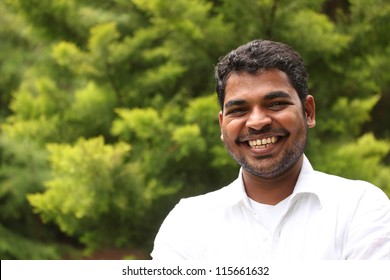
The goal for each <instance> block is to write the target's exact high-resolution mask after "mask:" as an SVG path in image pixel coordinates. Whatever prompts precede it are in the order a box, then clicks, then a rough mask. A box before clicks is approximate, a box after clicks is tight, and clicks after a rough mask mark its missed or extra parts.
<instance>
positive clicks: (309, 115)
mask: <svg viewBox="0 0 390 280" xmlns="http://www.w3.org/2000/svg"><path fill="white" fill-rule="evenodd" d="M304 106H305V114H306V123H307V126H308V127H309V128H313V127H315V126H316V106H315V102H314V97H313V96H312V95H308V96H306V99H305V103H304Z"/></svg>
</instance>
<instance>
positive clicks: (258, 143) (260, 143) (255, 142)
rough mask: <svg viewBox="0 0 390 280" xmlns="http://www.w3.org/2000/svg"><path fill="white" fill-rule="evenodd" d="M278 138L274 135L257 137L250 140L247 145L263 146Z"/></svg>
mask: <svg viewBox="0 0 390 280" xmlns="http://www.w3.org/2000/svg"><path fill="white" fill-rule="evenodd" d="M277 140H278V138H276V137H275V136H272V137H268V138H263V139H257V140H250V141H248V142H249V146H251V147H255V148H265V147H266V146H268V145H269V144H271V143H272V144H273V143H275V142H276V141H277Z"/></svg>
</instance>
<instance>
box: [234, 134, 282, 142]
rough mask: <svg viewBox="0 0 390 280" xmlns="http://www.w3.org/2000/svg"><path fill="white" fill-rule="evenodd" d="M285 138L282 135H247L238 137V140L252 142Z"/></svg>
mask: <svg viewBox="0 0 390 280" xmlns="http://www.w3.org/2000/svg"><path fill="white" fill-rule="evenodd" d="M283 136H285V135H284V134H283V135H282V134H268V133H267V134H252V135H248V136H245V137H240V138H239V139H238V140H239V142H248V141H253V140H263V139H268V138H272V137H276V138H280V137H283Z"/></svg>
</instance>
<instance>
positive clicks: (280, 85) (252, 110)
mask: <svg viewBox="0 0 390 280" xmlns="http://www.w3.org/2000/svg"><path fill="white" fill-rule="evenodd" d="M217 82H218V85H217V90H218V96H219V100H220V103H221V112H220V113H219V123H220V126H221V139H222V141H223V142H224V145H225V147H226V149H227V151H228V152H229V153H230V155H231V156H232V157H233V158H234V159H235V160H236V161H237V162H238V163H239V164H240V165H241V166H242V167H243V168H244V172H249V173H251V174H253V175H255V176H257V177H260V178H267V179H273V178H279V177H280V176H282V175H283V174H286V172H288V171H289V170H292V168H293V167H294V166H298V167H299V165H297V163H298V162H300V163H301V162H302V159H303V152H304V149H305V146H306V143H307V139H308V128H311V127H314V126H315V105H314V98H313V97H312V96H311V95H308V92H307V91H308V90H307V74H306V71H305V67H304V64H303V61H302V59H301V57H300V56H299V54H298V53H296V52H295V51H293V50H292V49H291V48H289V47H288V46H286V45H284V44H281V43H276V42H271V41H253V42H251V43H248V44H246V45H244V46H242V47H239V48H238V49H237V50H235V51H232V52H230V53H229V54H228V55H227V56H225V57H224V58H222V59H221V60H220V62H219V64H218V66H217Z"/></svg>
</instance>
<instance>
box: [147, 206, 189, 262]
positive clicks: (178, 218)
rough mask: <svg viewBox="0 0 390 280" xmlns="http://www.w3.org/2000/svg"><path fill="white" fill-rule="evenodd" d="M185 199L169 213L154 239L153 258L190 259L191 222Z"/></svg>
mask: <svg viewBox="0 0 390 280" xmlns="http://www.w3.org/2000/svg"><path fill="white" fill-rule="evenodd" d="M184 204H185V203H183V200H181V201H180V202H179V203H178V204H177V205H176V206H175V207H174V208H173V209H172V211H171V212H170V213H169V214H168V216H167V217H166V218H165V220H164V222H163V223H162V225H161V227H160V229H159V231H158V233H157V236H156V238H155V240H154V248H153V251H152V253H151V256H152V259H153V260H186V259H190V254H191V248H190V246H189V245H190V244H191V242H190V238H189V237H190V234H189V230H190V227H191V224H190V222H189V219H188V215H186V211H185V207H184Z"/></svg>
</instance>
